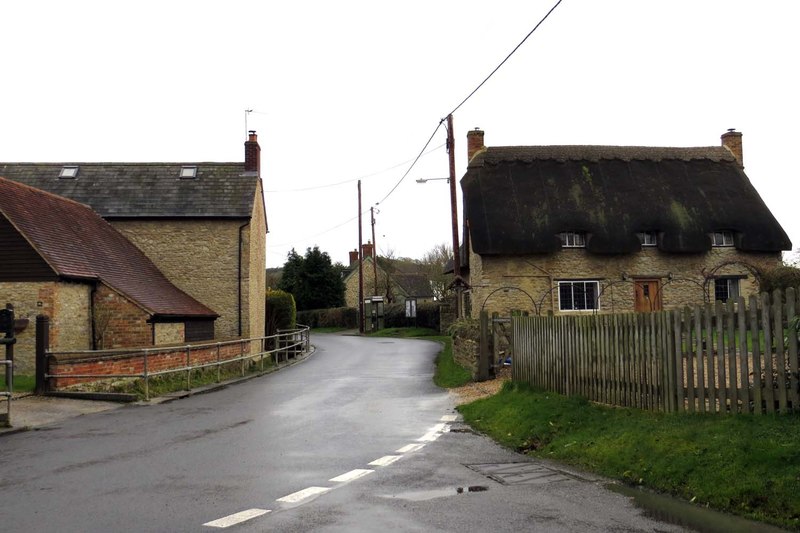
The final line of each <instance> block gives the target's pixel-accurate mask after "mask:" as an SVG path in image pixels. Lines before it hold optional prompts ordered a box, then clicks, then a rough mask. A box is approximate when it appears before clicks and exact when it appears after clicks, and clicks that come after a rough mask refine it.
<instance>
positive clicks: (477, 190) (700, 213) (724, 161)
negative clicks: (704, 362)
mask: <svg viewBox="0 0 800 533" xmlns="http://www.w3.org/2000/svg"><path fill="white" fill-rule="evenodd" d="M468 140H469V146H470V149H469V154H468V155H469V157H470V161H469V165H468V169H467V172H466V174H465V175H464V177H463V178H462V180H461V186H462V190H463V194H464V209H463V212H464V228H465V239H464V240H465V250H467V251H468V254H467V261H468V265H467V266H468V272H469V279H468V283H469V285H470V286H471V289H470V290H469V291H467V292H466V294H465V296H466V300H467V302H466V303H467V309H469V310H470V313H471V315H472V316H476V315H477V314H478V313H479V312H480V310H481V309H487V310H490V311H497V312H501V313H506V314H507V313H508V312H510V311H512V310H524V311H532V312H537V313H546V312H550V311H552V312H555V313H573V312H596V311H597V310H599V311H602V312H610V311H634V310H651V309H652V310H655V309H662V308H673V307H680V306H682V305H686V304H689V303H700V302H703V301H713V300H715V299H722V300H728V299H734V300H735V298H736V297H738V296H739V295H747V294H750V293H752V292H753V291H756V290H757V289H758V273H759V272H760V271H763V270H764V269H769V268H772V267H774V266H776V265H777V264H779V263H780V257H781V251H782V250H788V249H791V243H790V241H789V239H788V237H787V235H786V233H785V232H784V231H783V229H782V228H781V227H780V225H779V224H778V222H777V221H776V220H775V218H774V216H773V215H772V213H771V212H770V211H769V209H768V208H767V206H766V205H765V204H764V202H763V200H762V199H761V197H760V196H759V195H758V193H757V191H756V190H755V188H754V187H753V186H752V184H751V183H750V180H749V179H748V178H747V176H746V175H745V173H744V171H743V167H742V145H741V134H740V133H738V132H733V131H729V132H727V133H726V134H724V135H723V136H722V141H723V145H722V146H719V147H700V148H658V147H619V146H512V147H488V148H487V147H485V146H483V132H481V131H479V130H477V131H473V132H470V134H469V135H468Z"/></svg>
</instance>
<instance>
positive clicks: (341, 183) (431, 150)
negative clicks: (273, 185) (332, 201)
mask: <svg viewBox="0 0 800 533" xmlns="http://www.w3.org/2000/svg"><path fill="white" fill-rule="evenodd" d="M444 145H445V143H442V144H440V145H439V146H436V147H434V148H431V149H430V150H428V151H427V152H425V153H424V154H422V155H423V156H426V155H428V154H432V153H433V152H435V151H436V150H438V149H440V148H442V147H443V146H444ZM426 148H427V146H426ZM411 161H412V160H411V159H409V160H407V161H403V162H402V163H398V164H396V165H393V166H391V167H389V168H385V169H383V170H379V171H377V172H373V173H371V174H366V175H364V176H361V177H358V178H352V179H348V180H344V181H338V182H336V183H327V184H325V185H314V186H311V187H301V188H298V189H271V190H270V189H265V190H264V192H271V193H276V192H303V191H313V190H316V189H327V188H330V187H338V186H339V185H346V184H347V183H353V182H355V181H358V180H360V179H366V178H372V177H374V176H378V175H380V174H383V173H384V172H388V171H390V170H394V169H396V168H397V167H402V166H403V165H406V164H408V163H410V162H411Z"/></svg>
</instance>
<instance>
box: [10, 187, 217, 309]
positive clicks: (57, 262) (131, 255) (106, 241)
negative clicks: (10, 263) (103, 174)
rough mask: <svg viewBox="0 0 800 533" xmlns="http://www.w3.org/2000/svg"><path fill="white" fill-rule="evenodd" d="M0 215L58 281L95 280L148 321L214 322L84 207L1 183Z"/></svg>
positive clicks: (116, 233)
mask: <svg viewBox="0 0 800 533" xmlns="http://www.w3.org/2000/svg"><path fill="white" fill-rule="evenodd" d="M0 213H2V214H3V215H5V217H6V218H7V219H8V220H9V221H10V222H11V224H13V225H14V227H15V228H16V229H17V230H18V231H19V232H20V233H21V234H22V235H23V236H24V237H25V238H26V239H27V240H28V242H29V243H30V244H31V246H33V248H34V249H35V250H36V251H37V252H38V253H39V254H40V255H41V256H42V258H43V259H44V260H45V261H47V263H48V264H49V265H50V266H51V267H52V268H53V270H54V271H55V272H56V273H57V274H58V275H59V276H61V277H64V278H72V279H96V280H100V281H102V282H103V283H105V284H106V285H108V286H109V287H111V288H113V289H114V290H116V291H118V292H119V293H120V294H122V295H124V296H126V297H127V298H129V299H130V300H132V301H133V302H135V303H136V304H138V305H139V306H141V307H142V308H143V309H144V310H146V311H147V312H148V313H150V314H152V315H157V316H162V317H165V316H166V317H198V318H199V317H217V316H219V315H218V314H217V313H215V312H214V311H213V310H211V309H209V308H208V307H206V306H205V305H203V304H201V303H200V302H198V301H197V300H195V299H194V298H192V297H191V296H189V295H188V294H186V293H185V292H183V291H182V290H180V289H178V288H177V287H176V286H175V285H173V284H172V283H171V282H170V281H169V280H168V279H167V278H166V277H165V276H164V274H162V273H161V271H160V270H158V268H157V267H156V266H155V265H154V264H153V262H152V261H150V259H148V258H147V256H145V255H144V253H143V252H142V251H141V250H139V249H138V248H137V247H136V246H134V245H133V243H131V242H130V241H129V240H128V239H126V238H125V236H124V235H122V234H121V233H120V232H118V231H117V230H116V229H114V228H113V227H112V226H111V225H110V224H109V223H108V222H106V221H105V220H103V219H102V218H101V217H100V216H99V215H98V214H97V213H95V212H94V211H92V209H91V208H89V207H88V206H86V205H83V204H79V203H77V202H74V201H72V200H68V199H66V198H62V197H60V196H56V195H54V194H51V193H48V192H45V191H41V190H39V189H35V188H33V187H29V186H27V185H22V184H20V183H17V182H14V181H11V180H7V179H4V178H2V177H0Z"/></svg>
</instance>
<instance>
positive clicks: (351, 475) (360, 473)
mask: <svg viewBox="0 0 800 533" xmlns="http://www.w3.org/2000/svg"><path fill="white" fill-rule="evenodd" d="M373 472H374V470H365V469H363V468H356V469H355V470H351V471H349V472H347V473H346V474H342V475H341V476H336V477H334V478H331V479H329V480H328V481H333V482H334V483H345V482H347V481H353V480H354V479H358V478H360V477H364V476H366V475H367V474H371V473H373Z"/></svg>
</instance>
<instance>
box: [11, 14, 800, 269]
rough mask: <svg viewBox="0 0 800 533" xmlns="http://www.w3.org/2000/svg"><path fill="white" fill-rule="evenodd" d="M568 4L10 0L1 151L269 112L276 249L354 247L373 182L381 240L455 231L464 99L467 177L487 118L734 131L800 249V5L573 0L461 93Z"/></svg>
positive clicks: (190, 152) (208, 157) (513, 127)
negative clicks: (449, 148)
mask: <svg viewBox="0 0 800 533" xmlns="http://www.w3.org/2000/svg"><path fill="white" fill-rule="evenodd" d="M555 4H556V0H544V1H543V0H527V1H524V2H523V1H520V0H492V1H491V2H489V1H487V0H484V1H482V2H479V1H474V0H424V1H423V0H406V1H404V2H391V3H389V2H375V1H374V0H372V1H366V0H364V1H362V0H340V1H338V2H330V1H324V0H313V1H311V0H307V1H302V0H298V1H294V2H276V1H272V0H264V1H238V0H229V1H226V2H218V1H215V2H208V1H198V0H195V1H180V0H158V1H151V0H140V1H138V2H125V3H122V2H107V1H103V2H99V1H96V2H95V1H86V0H71V1H69V2H63V1H37V0H26V1H25V2H3V3H2V4H0V20H2V21H3V30H2V32H0V51H2V52H1V53H0V62H2V73H3V76H2V82H0V161H7V162H25V161H38V162H91V161H97V162H148V161H158V162H202V161H243V159H244V146H243V143H244V141H245V140H246V131H247V129H252V130H256V132H257V134H258V141H259V144H260V146H261V150H262V151H261V170H262V178H263V182H264V189H265V202H266V208H267V219H268V224H269V234H268V235H267V267H278V266H282V265H283V263H284V262H285V260H286V256H287V253H288V252H289V251H290V250H292V249H295V250H297V251H298V252H299V253H301V254H302V253H304V252H305V250H306V249H307V248H309V247H313V246H319V248H320V250H322V251H324V252H327V253H328V254H329V255H330V257H331V259H332V260H333V261H334V262H342V263H346V262H347V261H348V251H350V250H354V249H356V248H357V245H358V222H357V216H358V212H359V210H358V203H357V202H358V188H357V181H358V180H359V179H360V180H361V190H362V212H363V213H364V218H363V222H362V229H363V240H364V242H367V240H371V239H372V227H371V222H370V212H369V209H370V208H371V207H372V208H374V210H375V241H376V244H377V249H378V253H379V254H381V255H393V256H395V257H409V258H415V259H419V258H422V256H423V255H424V254H425V252H426V251H428V250H430V249H432V248H433V247H434V246H436V245H437V244H440V243H447V244H450V243H452V233H451V223H450V220H451V219H450V196H449V188H448V185H447V181H446V180H444V179H442V178H446V177H447V175H448V157H447V152H446V150H445V148H444V143H445V135H446V134H445V129H444V128H443V127H441V128H439V125H440V121H441V120H442V119H443V118H445V117H446V116H447V115H448V114H449V113H451V112H454V113H453V117H454V132H455V143H456V149H455V158H456V176H457V179H460V178H461V176H463V174H464V172H465V170H466V163H467V156H466V134H467V131H469V130H471V129H474V128H476V127H479V128H481V129H482V130H484V131H485V144H486V145H487V146H509V145H558V144H597V145H641V146H717V145H719V144H720V135H721V134H722V133H724V132H725V131H726V130H727V129H729V128H736V130H737V131H740V132H742V134H743V146H744V150H743V151H744V166H745V172H746V173H747V175H748V177H749V178H750V180H751V182H752V183H753V185H754V186H755V188H756V189H757V190H758V192H759V194H760V195H761V197H762V198H763V199H764V201H765V202H766V204H767V205H768V206H769V208H770V209H771V210H772V212H773V214H774V215H775V217H776V218H777V219H778V221H779V222H780V224H781V225H782V226H783V228H784V230H785V231H786V232H787V233H788V235H789V237H790V239H791V240H792V243H793V246H794V248H795V249H798V248H800V216H798V214H797V210H798V206H799V205H800V204H799V202H798V198H800V195H798V192H800V175H799V174H800V166H798V165H797V164H796V162H795V158H796V154H797V152H798V150H797V148H796V145H797V143H798V133H797V132H798V131H799V130H798V126H799V125H800V98H798V78H799V77H800V76H798V74H799V73H798V65H800V61H799V60H798V55H799V54H798V52H800V32H798V31H797V24H798V22H800V2H797V1H796V0H762V1H759V2H753V1H751V0H702V1H700V0H669V1H659V0H651V1H647V2H643V1H641V0H604V1H603V2H598V1H596V0H562V2H561V3H560V4H559V5H558V7H557V8H556V9H555V10H554V11H553V12H552V14H551V15H550V16H549V17H548V18H547V19H546V20H545V21H544V22H543V23H542V24H541V25H540V26H539V28H538V29H537V30H536V31H535V32H533V34H531V35H530V37H529V38H528V39H527V40H526V41H525V42H524V43H523V44H522V45H521V46H520V47H519V48H518V49H517V50H516V52H515V53H514V54H513V55H511V57H510V58H509V59H508V60H507V61H506V62H505V63H504V64H503V66H502V67H501V68H500V69H499V70H498V71H497V72H496V73H495V74H494V75H493V76H492V77H491V78H490V79H489V80H488V81H487V82H486V83H485V84H484V85H483V86H482V87H481V88H480V89H479V90H478V91H477V92H475V94H473V95H472V96H471V97H470V98H469V99H467V100H466V101H465V102H463V101H464V99H465V98H467V96H468V95H469V94H470V93H471V92H472V91H473V90H474V89H475V88H476V87H477V86H478V85H479V84H480V83H481V82H482V81H483V80H484V79H485V78H486V77H487V76H488V75H489V74H490V73H491V72H492V71H493V70H494V69H495V68H496V67H497V66H498V65H499V64H500V63H501V62H502V61H503V60H504V59H505V58H506V57H507V56H508V55H509V53H511V52H512V50H514V48H515V47H516V46H517V45H518V44H519V43H520V42H521V41H523V39H524V38H525V36H526V35H528V33H529V32H530V31H531V30H532V29H533V28H534V27H535V26H536V24H537V23H538V22H539V21H540V20H541V19H542V18H543V17H544V16H545V14H546V13H547V12H548V11H549V10H550V9H551V8H552V7H553V6H554V5H555ZM462 102H463V104H462ZM460 104H462V105H460ZM459 105H460V107H459ZM246 110H252V111H251V112H246ZM437 128H438V129H437ZM429 140H430V143H429V144H428V141H429ZM420 154H423V155H421V157H419V159H418V161H417V163H416V164H415V165H413V166H412V161H413V160H414V159H415V158H417V157H418V156H419V155H420ZM431 178H437V180H435V181H429V182H427V183H424V184H420V183H417V181H416V180H417V179H431ZM460 199H461V196H460V188H459V202H458V213H459V220H460V217H461V205H460V201H461V200H460ZM459 226H460V224H459ZM459 229H460V228H459Z"/></svg>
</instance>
